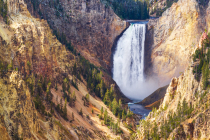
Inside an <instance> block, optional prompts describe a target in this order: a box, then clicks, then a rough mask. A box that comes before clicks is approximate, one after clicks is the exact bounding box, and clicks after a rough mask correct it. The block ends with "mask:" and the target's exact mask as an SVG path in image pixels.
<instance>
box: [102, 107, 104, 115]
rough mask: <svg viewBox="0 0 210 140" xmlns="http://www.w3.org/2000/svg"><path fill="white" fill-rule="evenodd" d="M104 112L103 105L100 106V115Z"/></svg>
mask: <svg viewBox="0 0 210 140" xmlns="http://www.w3.org/2000/svg"><path fill="white" fill-rule="evenodd" d="M103 113H104V109H103V106H102V107H101V116H102V115H103Z"/></svg>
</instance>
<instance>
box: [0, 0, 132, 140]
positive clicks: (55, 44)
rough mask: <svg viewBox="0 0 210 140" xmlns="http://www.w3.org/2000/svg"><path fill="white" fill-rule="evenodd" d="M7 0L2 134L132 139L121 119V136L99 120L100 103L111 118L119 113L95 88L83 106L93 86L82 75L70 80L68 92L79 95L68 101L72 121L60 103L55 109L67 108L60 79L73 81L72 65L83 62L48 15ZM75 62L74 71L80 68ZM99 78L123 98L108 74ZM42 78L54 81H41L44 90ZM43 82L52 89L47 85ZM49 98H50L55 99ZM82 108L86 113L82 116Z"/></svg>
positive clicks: (1, 56)
mask: <svg viewBox="0 0 210 140" xmlns="http://www.w3.org/2000/svg"><path fill="white" fill-rule="evenodd" d="M7 2H8V7H9V8H8V9H9V11H8V15H9V20H10V25H7V24H5V23H4V22H3V21H2V18H1V17H0V22H1V24H0V52H1V53H0V70H1V71H0V76H1V77H0V89H1V90H0V94H1V96H0V100H1V105H0V115H1V121H0V131H1V130H2V131H1V134H2V133H4V135H1V136H0V139H1V138H3V139H12V138H13V137H15V138H17V137H19V138H23V139H50V140H53V139H54V140H58V139H101V138H103V139H115V138H119V137H120V138H123V139H126V138H128V137H129V134H130V132H129V131H128V129H127V128H126V127H125V126H124V125H123V124H122V122H120V129H122V132H123V134H122V135H115V134H114V132H113V130H111V129H109V128H108V127H107V126H106V125H103V123H101V120H100V119H99V117H98V115H99V114H100V109H101V107H103V108H104V110H105V109H107V110H108V115H109V116H111V117H112V120H113V122H117V117H116V116H114V115H113V114H112V112H111V111H110V110H109V108H108V107H107V106H106V105H105V104H104V103H103V102H102V100H101V99H99V98H98V97H96V96H95V94H94V93H91V95H90V105H89V106H85V105H84V101H83V100H84V99H83V98H84V96H85V95H87V94H88V93H90V92H91V91H89V90H88V89H87V81H85V80H84V78H83V77H80V78H81V79H80V80H77V82H78V83H77V85H78V90H77V89H76V88H75V87H74V86H73V85H72V84H71V88H70V89H69V91H68V92H71V93H72V94H73V93H74V92H75V94H76V95H75V96H76V99H77V100H76V101H75V106H70V105H69V103H68V104H67V120H68V121H67V120H65V119H63V117H62V116H61V113H59V111H58V110H59V109H58V108H59V107H58V108H56V106H58V105H61V104H62V105H63V107H64V104H65V98H64V93H63V92H62V90H63V87H62V83H63V81H64V79H65V78H69V79H70V80H71V82H72V81H73V79H74V80H75V76H74V75H73V74H72V73H73V72H72V69H73V66H74V64H76V65H77V67H79V59H80V57H79V55H75V54H73V53H71V52H70V51H68V50H67V49H66V46H65V45H63V44H61V43H60V42H59V41H58V40H57V38H56V36H54V35H53V33H52V32H53V31H52V29H51V28H50V27H49V24H48V23H47V21H46V20H43V19H42V20H41V19H39V18H34V17H33V16H32V15H31V14H30V12H29V11H28V7H27V4H26V3H24V1H9V0H8V1H7ZM77 67H76V71H79V70H80V69H79V68H77ZM97 69H99V68H97ZM101 78H102V79H104V81H105V84H107V85H108V86H109V88H111V87H112V89H113V90H114V92H116V94H115V95H113V96H115V98H116V99H119V98H120V97H122V96H120V94H121V92H120V91H119V89H118V87H117V86H116V85H115V84H114V81H112V80H110V78H111V77H110V76H109V75H108V74H104V76H101ZM42 81H45V82H44V83H45V84H47V83H46V81H48V84H49V83H51V84H50V85H45V86H42V88H41V93H40V85H39V84H40V82H42ZM37 83H38V84H37ZM55 85H56V86H55ZM33 86H34V87H33ZM50 86H52V87H53V88H50ZM43 87H45V88H49V89H50V91H48V90H46V91H45V90H43ZM55 87H57V90H55ZM49 93H51V94H50V95H49ZM38 94H40V95H38ZM47 95H49V96H50V97H49V96H47ZM37 98H41V103H40V102H38V103H37V102H36V101H39V100H38V99H37ZM48 98H52V103H51V104H49V101H48ZM58 99H59V101H58ZM125 99H126V98H125ZM122 101H123V99H122ZM40 104H42V106H41V108H40ZM43 106H44V107H43ZM43 108H44V109H43ZM81 109H82V111H83V116H82V115H79V111H80V110H81ZM92 109H93V110H94V113H92ZM40 110H42V111H40ZM43 110H44V111H43ZM52 110H54V111H53V113H52ZM51 113H52V114H51ZM72 113H73V114H74V117H73V116H72ZM73 118H74V120H73ZM130 121H131V122H132V120H131V119H130Z"/></svg>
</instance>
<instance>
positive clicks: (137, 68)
mask: <svg viewBox="0 0 210 140" xmlns="http://www.w3.org/2000/svg"><path fill="white" fill-rule="evenodd" d="M145 33H146V24H131V25H130V27H129V28H128V29H127V30H126V31H125V32H124V33H123V35H122V36H121V37H120V39H119V40H118V42H117V46H116V51H115V53H114V56H113V79H114V80H115V81H116V83H117V84H118V86H119V87H120V89H121V90H122V92H123V93H124V94H125V95H126V96H127V97H131V98H134V97H133V96H130V95H131V94H132V95H138V93H139V92H141V91H139V90H140V89H139V88H138V87H139V86H141V83H143V82H144V42H145Z"/></svg>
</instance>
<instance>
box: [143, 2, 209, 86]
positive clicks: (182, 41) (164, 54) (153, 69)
mask: <svg viewBox="0 0 210 140" xmlns="http://www.w3.org/2000/svg"><path fill="white" fill-rule="evenodd" d="M205 15H206V10H205V7H203V6H201V5H199V4H198V3H197V1H196V0H179V1H178V2H177V3H174V4H173V5H172V6H171V7H170V8H168V9H167V10H166V11H165V12H164V13H163V15H162V17H160V18H158V19H153V20H150V21H149V22H148V24H147V34H146V46H145V57H146V58H145V61H146V62H147V63H145V64H146V66H145V71H146V72H147V75H150V76H151V75H153V74H154V75H157V76H159V78H160V81H162V82H164V81H169V80H170V79H171V78H172V77H173V76H176V75H179V73H180V72H182V71H184V69H185V68H186V66H187V65H188V63H189V62H190V54H191V52H192V49H194V48H195V47H196V45H197V44H198V41H199V38H200V35H201V33H202V32H203V31H204V29H205V28H206V20H205V19H206V17H205Z"/></svg>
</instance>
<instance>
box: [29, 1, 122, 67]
mask: <svg viewBox="0 0 210 140" xmlns="http://www.w3.org/2000/svg"><path fill="white" fill-rule="evenodd" d="M31 1H32V3H33V0H31ZM27 3H28V8H29V10H30V11H31V13H33V14H34V15H36V13H37V12H35V11H34V9H35V10H36V11H39V13H40V16H41V17H42V18H44V19H46V20H47V21H48V23H49V25H50V27H51V28H52V29H53V30H57V31H58V32H59V33H60V35H61V34H62V33H63V34H65V36H66V37H67V40H70V41H71V43H72V45H73V46H74V47H75V48H76V49H77V50H78V51H79V52H80V53H81V55H83V56H84V57H85V58H86V59H88V60H90V62H92V63H94V64H95V65H97V66H99V67H100V66H102V67H104V68H105V69H106V70H110V68H111V66H110V65H111V64H110V61H111V48H112V45H113V43H114V40H115V38H116V37H117V36H118V35H119V34H120V33H121V32H122V31H123V30H124V29H125V28H126V22H125V21H122V20H121V19H120V18H119V17H118V16H117V15H116V14H115V13H114V11H113V10H112V9H111V8H110V7H109V6H106V5H105V4H102V2H101V1H100V0H76V1H75V0H60V1H59V3H57V1H53V0H50V1H49V0H44V1H41V2H39V1H38V2H37V3H39V7H35V6H32V4H31V2H30V1H27ZM37 8H38V10H37Z"/></svg>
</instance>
